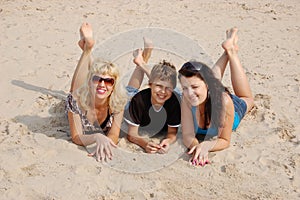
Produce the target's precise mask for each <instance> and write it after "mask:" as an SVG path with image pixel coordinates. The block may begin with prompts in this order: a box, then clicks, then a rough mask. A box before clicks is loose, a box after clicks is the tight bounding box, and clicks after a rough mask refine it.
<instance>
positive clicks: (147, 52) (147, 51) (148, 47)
mask: <svg viewBox="0 0 300 200" xmlns="http://www.w3.org/2000/svg"><path fill="white" fill-rule="evenodd" d="M143 40H144V51H143V53H142V55H143V58H144V61H145V63H147V62H148V60H149V58H150V57H151V53H152V50H153V43H152V41H151V40H150V39H149V38H147V37H144V38H143Z"/></svg>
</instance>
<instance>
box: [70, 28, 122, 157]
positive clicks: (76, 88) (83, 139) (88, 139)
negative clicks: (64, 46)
mask: <svg viewBox="0 0 300 200" xmlns="http://www.w3.org/2000/svg"><path fill="white" fill-rule="evenodd" d="M80 36H81V39H80V41H79V43H78V44H79V46H80V48H81V49H82V50H83V52H82V55H81V57H80V60H79V62H78V65H77V67H76V69H75V72H74V75H73V79H72V83H71V89H70V94H69V95H68V97H67V104H66V111H67V113H68V119H69V125H70V131H71V137H72V141H73V142H74V143H75V144H77V145H81V146H87V145H90V144H93V143H96V150H95V151H94V152H92V153H90V154H89V156H96V160H97V161H100V160H107V159H112V148H115V147H116V144H117V143H118V138H119V134H120V125H121V122H122V118H123V110H124V106H125V104H126V102H127V98H126V91H125V89H124V88H122V87H121V86H120V83H119V78H120V74H119V71H118V68H117V67H116V66H115V65H114V64H112V63H110V62H106V61H102V60H99V59H96V60H94V61H92V58H91V51H92V48H93V46H94V43H95V42H94V39H93V33H92V27H91V25H90V24H89V23H83V24H82V25H81V28H80Z"/></svg>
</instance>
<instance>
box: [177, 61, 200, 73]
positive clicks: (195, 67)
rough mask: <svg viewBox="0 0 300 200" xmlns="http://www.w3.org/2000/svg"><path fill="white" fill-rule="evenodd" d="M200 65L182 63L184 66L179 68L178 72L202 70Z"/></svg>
mask: <svg viewBox="0 0 300 200" xmlns="http://www.w3.org/2000/svg"><path fill="white" fill-rule="evenodd" d="M202 67H203V66H202V64H201V63H195V64H193V63H191V62H187V63H184V65H183V66H182V67H181V69H180V70H190V71H200V70H201V69H202Z"/></svg>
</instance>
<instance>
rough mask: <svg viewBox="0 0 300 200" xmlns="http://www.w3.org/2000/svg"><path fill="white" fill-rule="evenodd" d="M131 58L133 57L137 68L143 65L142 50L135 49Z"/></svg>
mask: <svg viewBox="0 0 300 200" xmlns="http://www.w3.org/2000/svg"><path fill="white" fill-rule="evenodd" d="M133 57H134V59H133V62H134V64H136V65H137V66H138V67H141V66H143V65H144V64H145V61H144V57H143V51H142V49H136V50H135V51H133Z"/></svg>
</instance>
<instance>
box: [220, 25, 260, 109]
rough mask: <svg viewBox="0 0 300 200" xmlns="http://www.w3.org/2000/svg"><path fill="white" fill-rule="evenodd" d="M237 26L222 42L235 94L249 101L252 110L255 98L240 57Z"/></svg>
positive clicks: (249, 107) (248, 106)
mask: <svg viewBox="0 0 300 200" xmlns="http://www.w3.org/2000/svg"><path fill="white" fill-rule="evenodd" d="M237 31H238V30H237V28H232V29H231V32H232V34H231V36H230V37H229V38H228V39H227V40H226V41H225V42H223V44H222V47H223V48H224V50H225V51H226V53H227V55H228V59H229V65H230V75H231V83H232V87H233V90H234V93H235V95H237V96H238V97H240V98H242V99H244V100H245V101H246V103H247V111H249V110H251V109H252V107H253V105H254V99H253V96H252V92H251V89H250V85H249V82H248V78H247V76H246V73H245V71H244V69H243V67H242V64H241V62H240V59H239V57H238V46H237V41H238V36H237Z"/></svg>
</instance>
